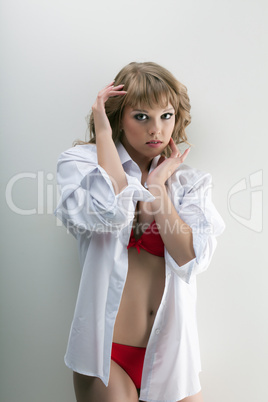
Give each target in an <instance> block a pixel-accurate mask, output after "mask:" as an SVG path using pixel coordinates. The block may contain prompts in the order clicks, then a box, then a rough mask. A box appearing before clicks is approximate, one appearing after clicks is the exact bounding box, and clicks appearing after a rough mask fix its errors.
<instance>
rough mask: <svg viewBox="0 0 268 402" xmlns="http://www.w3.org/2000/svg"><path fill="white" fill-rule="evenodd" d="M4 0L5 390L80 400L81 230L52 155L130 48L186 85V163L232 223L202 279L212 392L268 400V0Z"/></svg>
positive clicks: (40, 398)
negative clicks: (75, 364)
mask: <svg viewBox="0 0 268 402" xmlns="http://www.w3.org/2000/svg"><path fill="white" fill-rule="evenodd" d="M1 8H2V10H1V21H0V29H1V72H2V74H1V77H2V78H1V91H0V94H1V95H0V96H1V114H2V117H1V138H2V139H1V141H2V146H1V165H2V166H1V186H2V192H1V193H2V197H3V198H2V208H1V229H2V238H1V248H2V250H1V258H2V264H1V282H0V283H1V292H0V298H1V300H0V302H1V304H0V306H1V325H0V331H1V375H0V379H1V384H0V390H1V391H0V392H1V395H0V399H1V401H3V402H26V401H27V402H29V401H34V402H47V401H51V402H56V401H57V402H60V401H64V402H73V401H74V400H75V398H74V393H73V388H72V373H71V371H70V370H69V369H67V368H66V367H65V366H64V363H63V355H64V353H65V348H66V343H67V338H68V333H69V328H70V324H71V319H72V315H73V311H74V306H75V300H76V294H77V288H78V284H79V276H80V269H79V263H78V255H77V249H76V243H75V240H74V239H73V238H72V237H71V235H67V234H66V231H65V229H64V228H63V227H61V226H60V225H59V222H57V221H56V218H55V217H54V216H53V214H52V212H53V210H54V208H55V206H56V203H57V197H58V195H57V188H56V177H55V173H56V162H57V159H58V156H59V154H60V153H61V152H62V151H64V150H65V149H67V148H69V147H70V146H71V145H72V141H73V140H74V139H77V138H80V139H84V135H85V132H86V123H85V119H84V117H85V116H86V114H87V113H88V112H89V110H90V107H91V105H92V103H93V101H94V99H95V97H96V94H97V92H98V91H99V90H100V89H101V88H102V87H103V86H104V85H106V84H107V83H109V82H110V81H111V80H112V79H113V78H114V76H115V74H116V73H117V72H118V71H119V70H120V69H121V68H122V67H123V66H124V65H126V64H127V63H129V62H130V61H148V60H149V61H155V62H157V63H159V64H162V65H163V66H165V67H166V68H168V69H169V70H171V71H172V72H173V73H174V75H175V76H176V77H177V78H178V79H179V80H180V81H181V82H183V83H184V84H185V85H186V86H187V88H188V91H189V95H190V99H191V104H192V123H191V125H190V126H189V128H188V131H187V132H188V136H189V140H190V142H191V143H193V148H192V151H191V153H190V155H189V157H188V160H187V163H188V164H190V165H192V166H194V167H197V168H200V169H202V170H205V171H209V172H211V173H212V175H213V200H214V202H215V204H216V206H217V208H218V210H219V211H220V213H221V215H222V216H223V218H224V220H225V222H226V226H227V227H226V231H225V232H224V234H223V235H222V236H221V237H220V238H219V243H218V248H217V250H216V253H215V255H214V258H213V260H212V263H211V265H210V268H209V270H208V271H207V272H206V273H204V274H202V275H200V276H199V277H198V311H197V313H198V322H199V333H200V344H201V352H202V353H201V354H202V363H203V371H202V373H201V382H202V385H203V394H204V398H205V402H215V401H217V402H226V401H228V402H235V401H243V402H252V401H253V402H266V401H267V400H268V392H267V386H266V384H267V359H268V355H267V351H268V348H267V339H268V328H267V302H268V300H267V293H268V292H267V279H268V273H267V272H268V264H267V257H266V250H265V249H266V247H267V224H266V225H265V218H267V217H266V216H265V211H264V210H263V205H264V202H265V191H264V188H265V181H266V178H267V161H266V160H267V157H266V158H265V155H266V146H267V127H266V121H267V90H268V85H267V84H268V82H267V71H268V63H267V45H268V36H267V14H268V6H267V2H266V1H265V0H263V1H262V0H254V1H249V0H231V1H230V0H225V1H215V0H203V1H198V0H187V1H175V0H173V1H172V0H166V1H160V0H159V1H158V0H157V1H156V0H154V1H153V0H148V1H145V0H143V1H140V0H138V1H135V0H131V1H128V0H118V1H101V0H100V1H97V2H91V1H83V0H77V1H70V0H53V1H51V0H39V1H35V0H24V1H18V0H8V1H7V0H4V1H2V5H1ZM265 159H266V160H265ZM250 179H251V182H250ZM266 223H267V222H266ZM265 236H266V242H265Z"/></svg>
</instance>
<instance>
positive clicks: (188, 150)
mask: <svg viewBox="0 0 268 402" xmlns="http://www.w3.org/2000/svg"><path fill="white" fill-rule="evenodd" d="M190 150H191V148H190V147H189V148H187V149H186V150H185V151H184V152H183V154H182V155H181V157H180V159H181V161H182V162H184V161H185V159H186V158H187V156H188V154H189V152H190Z"/></svg>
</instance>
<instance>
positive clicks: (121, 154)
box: [116, 141, 161, 171]
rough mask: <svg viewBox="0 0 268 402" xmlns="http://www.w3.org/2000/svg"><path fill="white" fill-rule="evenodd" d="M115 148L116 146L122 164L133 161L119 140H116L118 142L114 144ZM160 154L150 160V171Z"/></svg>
mask: <svg viewBox="0 0 268 402" xmlns="http://www.w3.org/2000/svg"><path fill="white" fill-rule="evenodd" d="M116 148H117V152H118V154H119V158H120V160H121V163H122V165H124V164H125V163H127V162H130V161H131V162H132V163H135V162H134V161H133V159H131V157H130V155H129V153H128V152H127V150H126V148H125V147H124V145H123V144H122V142H121V141H118V143H117V144H116ZM160 156H161V155H158V156H156V157H155V158H154V159H153V160H152V163H151V167H150V171H151V170H153V169H155V168H156V166H157V163H158V160H159V158H160ZM135 164H136V163H135Z"/></svg>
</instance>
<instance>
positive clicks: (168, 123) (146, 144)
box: [121, 103, 175, 162]
mask: <svg viewBox="0 0 268 402" xmlns="http://www.w3.org/2000/svg"><path fill="white" fill-rule="evenodd" d="M174 125H175V110H174V108H173V106H172V105H171V104H170V103H168V105H167V106H166V107H165V108H164V109H163V108H159V107H158V106H156V107H154V108H153V109H151V108H149V107H148V106H143V107H142V108H132V107H130V106H126V107H125V109H124V112H123V116H122V121H121V128H122V129H123V135H122V138H121V142H122V143H123V145H124V147H125V148H126V150H127V151H128V153H129V155H130V156H131V157H132V159H134V160H135V161H136V162H137V159H138V158H140V159H142V158H144V159H146V158H147V159H148V160H152V158H154V157H155V156H157V155H160V154H161V153H162V151H163V150H164V148H165V147H166V146H167V145H168V143H169V141H170V138H171V135H172V133H173V130H174Z"/></svg>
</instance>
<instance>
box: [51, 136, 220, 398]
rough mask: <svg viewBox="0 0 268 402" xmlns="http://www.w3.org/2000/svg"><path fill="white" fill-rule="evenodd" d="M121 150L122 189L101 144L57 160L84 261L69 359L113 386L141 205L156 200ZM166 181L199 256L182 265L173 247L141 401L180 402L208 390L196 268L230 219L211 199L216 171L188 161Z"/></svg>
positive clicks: (63, 215)
mask: <svg viewBox="0 0 268 402" xmlns="http://www.w3.org/2000/svg"><path fill="white" fill-rule="evenodd" d="M117 150H118V153H119V156H120V159H121V162H122V166H123V168H124V171H125V173H126V178H127V181H128V185H127V187H125V188H124V190H123V191H121V193H119V194H117V195H116V194H115V192H114V189H113V185H112V182H111V180H110V178H109V176H108V174H107V173H106V172H105V170H104V169H103V168H102V167H101V166H99V165H98V161H97V151H96V146H95V145H94V144H86V145H77V146H76V147H73V148H70V149H69V150H67V151H66V152H63V153H62V154H61V155H60V157H59V161H58V165H57V179H58V184H59V188H60V193H61V197H60V201H59V203H58V206H57V208H56V210H55V215H56V216H57V217H58V218H59V219H60V220H61V221H62V222H63V223H64V225H65V226H66V227H67V229H68V231H69V232H70V233H72V234H73V235H74V236H75V237H76V239H77V242H78V248H79V257H80V263H81V266H82V275H81V282H80V287H79V291H78V297H77V303H76V308H75V312H74V318H73V322H72V326H71V330H70V336H69V341H68V347H67V352H66V355H65V363H66V365H67V366H68V367H70V368H71V369H72V370H74V371H76V372H78V373H81V374H85V375H88V376H95V377H99V378H100V379H101V380H102V381H103V383H104V384H105V385H106V386H107V385H108V382H109V374H110V361H111V347H112V340H113V330H114V324H115V319H116V315H117V312H118V308H119V305H120V300H121V296H122V292H123V288H124V285H125V281H126V276H127V271H128V250H127V245H128V242H129V237H130V232H131V227H132V222H133V218H134V213H135V208H136V203H137V201H147V202H150V201H153V200H154V197H153V196H152V194H151V193H150V192H149V191H148V190H146V189H145V188H144V187H143V186H142V185H141V171H140V169H139V167H138V165H137V164H136V163H135V162H134V161H133V160H132V159H131V158H130V156H129V154H128V153H127V151H126V150H125V148H124V147H123V145H122V144H121V143H118V144H117ZM158 159H159V156H158V157H156V158H154V160H153V162H152V164H151V170H152V169H154V168H155V166H156V165H157V161H158ZM166 185H167V191H168V194H169V197H170V198H171V200H172V202H173V204H174V206H175V208H176V210H177V212H178V214H179V215H180V217H181V218H182V219H183V220H184V221H185V222H186V223H187V224H188V225H190V226H191V228H192V233H193V245H194V251H195V255H196V258H194V259H193V260H191V261H189V262H188V263H187V264H185V265H183V266H179V265H178V264H177V263H176V262H175V260H174V259H173V258H172V257H171V255H170V254H169V253H168V252H167V250H166V249H165V272H166V280H165V289H164V293H163V297H162V301H161V304H160V306H159V309H158V311H157V314H156V317H155V321H154V325H153V328H152V332H151V335H150V338H149V342H148V345H147V349H146V354H145V359H144V366H143V372H142V382H141V391H140V399H142V400H145V401H158V402H175V401H178V400H181V399H183V398H185V397H187V396H189V395H194V394H196V393H197V392H199V391H200V388H201V387H200V382H199V372H200V370H201V365H200V353H199V342H198V334H197V323H196V274H198V273H200V272H202V271H204V270H205V269H206V268H207V266H208V264H209V262H210V260H211V257H212V254H213V252H214V250H215V246H216V239H215V237H216V236H217V235H219V234H220V233H221V232H222V231H223V229H224V223H223V221H222V219H221V217H220V215H219V214H218V212H217V211H216V209H215V207H214V205H213V204H212V202H211V197H210V190H211V176H210V175H209V174H207V173H203V172H201V171H199V170H196V169H193V168H190V167H189V166H187V165H185V164H182V165H180V166H179V168H178V169H177V170H176V172H175V173H174V174H173V175H172V176H171V177H170V178H169V180H168V181H167V183H166Z"/></svg>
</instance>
